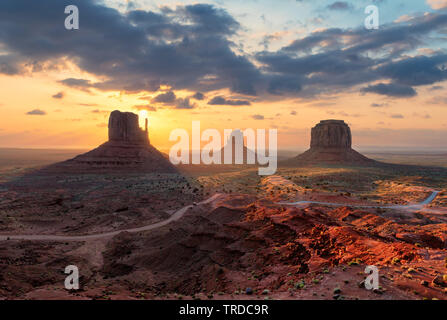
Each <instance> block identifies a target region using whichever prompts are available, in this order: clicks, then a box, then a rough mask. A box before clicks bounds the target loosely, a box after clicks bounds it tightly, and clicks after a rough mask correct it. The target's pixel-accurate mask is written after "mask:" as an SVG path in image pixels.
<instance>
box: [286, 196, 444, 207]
mask: <svg viewBox="0 0 447 320" xmlns="http://www.w3.org/2000/svg"><path fill="white" fill-rule="evenodd" d="M438 194H439V191H433V192H432V194H431V195H430V196H429V197H428V198H427V199H425V200H424V201H422V202H420V203H414V204H406V205H392V206H379V205H367V206H366V205H359V204H352V203H333V202H320V201H296V202H279V203H278V204H281V205H287V206H300V205H306V204H319V205H323V206H331V207H352V208H364V209H365V208H367V209H375V208H379V209H397V210H409V211H417V210H421V209H423V208H424V207H425V206H427V205H429V204H430V203H432V202H433V200H435V198H436V197H437V196H438Z"/></svg>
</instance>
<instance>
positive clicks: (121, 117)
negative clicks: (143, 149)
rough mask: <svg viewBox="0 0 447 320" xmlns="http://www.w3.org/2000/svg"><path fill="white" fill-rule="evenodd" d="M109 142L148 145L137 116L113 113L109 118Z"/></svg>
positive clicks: (145, 133)
mask: <svg viewBox="0 0 447 320" xmlns="http://www.w3.org/2000/svg"><path fill="white" fill-rule="evenodd" d="M109 141H113V142H125V143H144V144H148V143H149V138H148V135H147V131H144V130H142V129H140V126H139V124H138V115H136V114H134V113H131V112H120V111H113V112H112V113H111V114H110V118H109Z"/></svg>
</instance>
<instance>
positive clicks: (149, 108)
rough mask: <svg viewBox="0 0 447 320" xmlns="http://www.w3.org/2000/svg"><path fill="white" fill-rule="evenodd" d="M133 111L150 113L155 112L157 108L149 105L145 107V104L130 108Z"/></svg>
mask: <svg viewBox="0 0 447 320" xmlns="http://www.w3.org/2000/svg"><path fill="white" fill-rule="evenodd" d="M132 108H133V109H135V110H138V111H141V110H146V111H151V112H156V111H157V108H155V107H153V106H150V105H146V104H140V105H136V106H133V107H132Z"/></svg>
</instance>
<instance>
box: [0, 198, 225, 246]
mask: <svg viewBox="0 0 447 320" xmlns="http://www.w3.org/2000/svg"><path fill="white" fill-rule="evenodd" d="M220 196H221V194H219V193H216V194H215V195H213V196H212V197H211V198H209V199H207V200H204V201H202V202H199V203H198V204H197V205H204V204H208V203H211V202H213V201H215V200H216V199H217V198H219V197H220ZM193 207H194V205H189V206H186V207H183V208H181V209H179V210H177V211H176V212H174V213H173V214H172V215H171V217H169V219H166V220H163V221H160V222H157V223H153V224H150V225H146V226H143V227H139V228H133V229H124V230H117V231H111V232H106V233H98V234H91V235H83V236H57V235H38V234H36V235H0V241H6V240H33V241H88V240H99V239H104V238H111V237H113V236H116V235H118V234H120V233H121V232H130V233H137V232H142V231H149V230H154V229H158V228H161V227H163V226H165V225H167V224H170V223H171V222H173V221H177V220H179V219H180V218H181V217H183V215H184V214H185V213H186V212H187V211H188V210H189V209H191V208H193Z"/></svg>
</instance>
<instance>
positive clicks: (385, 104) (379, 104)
mask: <svg viewBox="0 0 447 320" xmlns="http://www.w3.org/2000/svg"><path fill="white" fill-rule="evenodd" d="M371 107H373V108H383V107H388V103H371Z"/></svg>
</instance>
